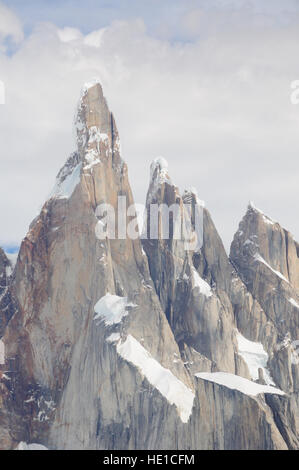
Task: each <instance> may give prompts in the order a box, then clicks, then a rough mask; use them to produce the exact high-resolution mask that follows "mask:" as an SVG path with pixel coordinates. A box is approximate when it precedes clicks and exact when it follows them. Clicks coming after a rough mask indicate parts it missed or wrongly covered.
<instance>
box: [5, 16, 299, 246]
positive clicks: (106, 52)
mask: <svg viewBox="0 0 299 470" xmlns="http://www.w3.org/2000/svg"><path fill="white" fill-rule="evenodd" d="M246 13H247V10H244V12H243V14H242V11H238V27H237V29H236V31H235V30H234V29H232V28H227V23H226V22H225V21H224V25H223V27H222V26H221V24H222V20H221V18H220V17H218V18H216V17H215V18H214V20H213V22H212V19H211V20H209V21H210V23H209V21H206V22H205V26H204V34H203V35H201V34H196V21H195V22H194V24H193V25H192V31H191V30H190V31H191V32H190V37H191V33H192V37H193V39H192V41H191V42H187V43H179V42H173V43H170V42H168V41H166V40H162V39H157V38H155V37H153V36H151V35H150V34H148V33H147V31H146V28H145V26H144V23H143V21H141V20H136V21H117V22H113V23H111V24H110V25H107V26H106V27H105V28H101V29H99V30H97V31H93V32H91V33H89V34H88V35H83V33H82V32H80V31H79V30H78V29H74V28H64V29H63V30H61V29H60V30H59V29H58V28H57V27H55V26H54V25H52V24H40V25H39V26H38V27H37V28H36V29H35V30H34V31H33V32H32V34H30V36H29V37H27V38H26V39H25V40H24V41H23V42H22V43H21V44H20V46H19V49H18V50H17V52H16V53H15V54H14V55H13V56H10V57H8V56H7V55H5V54H4V53H2V54H1V53H0V79H1V80H3V81H4V82H5V84H6V105H5V106H0V131H1V174H0V188H1V198H0V217H1V231H0V245H1V244H7V243H18V242H19V241H20V239H21V238H22V237H23V236H24V235H25V233H26V230H27V227H28V225H29V223H30V221H31V219H32V218H33V217H34V216H35V215H36V211H37V210H38V208H39V207H40V206H41V205H42V203H43V201H44V199H45V197H46V196H47V194H48V193H49V192H50V190H51V186H52V185H53V183H54V179H55V175H56V173H57V172H58V170H59V168H60V167H61V166H62V164H63V163H64V161H65V160H66V158H67V156H68V154H69V153H70V152H71V151H72V150H73V140H72V120H73V113H74V109H75V105H76V102H77V99H78V97H79V92H80V88H81V86H82V84H83V83H84V82H85V81H88V80H89V79H90V78H92V77H94V76H98V77H99V78H100V79H101V81H102V84H103V88H104V93H105V95H106V96H107V98H108V101H109V104H110V108H111V109H112V111H113V112H114V114H115V117H116V120H117V124H118V127H119V130H120V134H121V140H122V148H123V154H124V155H123V156H124V158H125V160H126V161H127V162H128V165H129V176H130V180H131V184H132V186H133V190H134V192H135V199H136V202H138V203H140V202H144V199H145V191H146V188H147V184H148V178H149V163H150V161H151V159H152V158H154V157H156V156H157V155H160V154H162V155H163V156H164V157H165V158H166V159H167V160H168V161H169V168H170V173H171V176H172V179H173V180H174V181H175V182H176V183H177V184H178V185H179V186H180V188H181V189H183V188H184V187H189V186H190V185H192V186H195V187H197V188H198V190H199V196H200V198H202V199H205V200H206V204H207V207H208V208H209V209H210V211H211V213H212V216H213V218H214V220H215V222H216V225H217V227H218V229H219V231H220V234H221V235H222V236H223V237H224V240H225V242H226V245H227V246H228V244H229V241H230V239H231V237H232V234H233V232H234V230H235V229H236V227H237V222H238V221H239V219H240V218H241V216H242V215H243V211H244V209H245V207H246V204H247V202H248V200H251V199H253V200H254V201H255V202H256V204H257V205H258V206H259V207H261V208H262V209H263V210H264V211H265V212H266V213H267V212H268V213H269V215H271V216H272V217H273V218H274V219H275V220H280V221H281V222H282V223H283V224H284V225H285V226H286V227H287V228H289V229H291V231H293V232H294V234H295V235H296V236H297V238H299V222H298V220H297V217H296V216H295V214H297V213H298V209H299V207H298V205H299V203H298V182H297V175H298V170H299V161H298V152H299V137H298V136H299V134H298V124H299V106H294V105H291V103H290V93H291V89H290V84H291V82H292V81H293V80H295V79H299V69H298V66H297V57H298V47H299V46H298V44H299V28H298V26H299V21H298V20H297V19H296V18H294V22H293V23H292V24H291V25H290V24H289V25H288V28H285V27H284V26H283V25H272V24H270V25H269V26H267V28H261V27H260V25H256V22H255V21H249V22H248V21H247V15H246ZM213 14H214V16H215V15H216V16H217V12H215V11H214V13H213ZM219 15H220V13H219ZM221 15H222V13H221ZM209 24H210V29H209ZM213 24H217V28H216V29H215V28H214V27H213ZM181 28H182V30H183V28H186V17H182V24H181Z"/></svg>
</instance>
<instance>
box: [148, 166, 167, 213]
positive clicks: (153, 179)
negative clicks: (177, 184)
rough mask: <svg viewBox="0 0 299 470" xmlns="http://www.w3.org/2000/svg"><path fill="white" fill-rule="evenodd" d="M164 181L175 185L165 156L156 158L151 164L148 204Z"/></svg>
mask: <svg viewBox="0 0 299 470" xmlns="http://www.w3.org/2000/svg"><path fill="white" fill-rule="evenodd" d="M164 183H167V184H169V185H173V184H172V181H171V179H170V177H169V175H168V163H167V161H166V160H165V158H163V157H158V158H155V159H154V160H153V161H152V163H151V166H150V189H149V192H148V195H147V204H149V203H150V202H151V201H152V199H153V197H154V196H155V194H156V193H157V191H158V189H159V188H160V186H161V185H162V184H164Z"/></svg>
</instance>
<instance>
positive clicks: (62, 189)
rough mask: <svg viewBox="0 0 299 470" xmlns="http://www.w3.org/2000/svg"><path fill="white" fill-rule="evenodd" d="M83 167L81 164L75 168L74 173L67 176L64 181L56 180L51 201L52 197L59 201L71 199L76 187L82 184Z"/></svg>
mask: <svg viewBox="0 0 299 470" xmlns="http://www.w3.org/2000/svg"><path fill="white" fill-rule="evenodd" d="M81 166H82V164H81V163H79V164H78V165H77V166H75V168H74V169H73V171H72V172H71V173H70V174H69V175H67V176H66V178H65V179H64V180H63V181H61V180H56V183H55V186H54V188H53V190H52V192H51V194H50V196H49V199H50V198H51V197H55V198H57V199H69V198H70V197H71V195H72V194H73V192H74V190H75V188H76V186H77V185H78V184H79V183H80V174H81Z"/></svg>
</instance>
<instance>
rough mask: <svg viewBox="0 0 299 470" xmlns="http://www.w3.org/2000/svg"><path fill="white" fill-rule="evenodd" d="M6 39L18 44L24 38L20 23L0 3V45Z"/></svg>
mask: <svg viewBox="0 0 299 470" xmlns="http://www.w3.org/2000/svg"><path fill="white" fill-rule="evenodd" d="M7 37H10V38H11V39H12V40H13V41H14V42H15V43H19V42H20V41H22V39H23V37H24V35H23V28H22V24H21V21H20V20H19V18H18V17H17V16H16V15H15V14H14V13H13V12H12V10H11V9H10V8H8V7H7V6H5V5H4V4H3V3H0V43H1V41H3V40H4V39H5V38H7Z"/></svg>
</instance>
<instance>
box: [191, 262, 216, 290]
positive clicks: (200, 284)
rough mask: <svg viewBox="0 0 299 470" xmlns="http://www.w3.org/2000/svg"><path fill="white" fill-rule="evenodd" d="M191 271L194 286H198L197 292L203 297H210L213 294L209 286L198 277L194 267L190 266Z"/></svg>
mask: <svg viewBox="0 0 299 470" xmlns="http://www.w3.org/2000/svg"><path fill="white" fill-rule="evenodd" d="M192 273H193V279H194V284H195V285H194V287H198V288H199V292H200V293H201V294H202V295H204V296H205V297H211V296H212V295H213V294H212V290H211V286H210V285H209V284H208V283H207V282H206V281H204V280H203V279H202V278H201V277H200V275H199V274H198V272H197V271H196V269H195V268H192Z"/></svg>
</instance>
